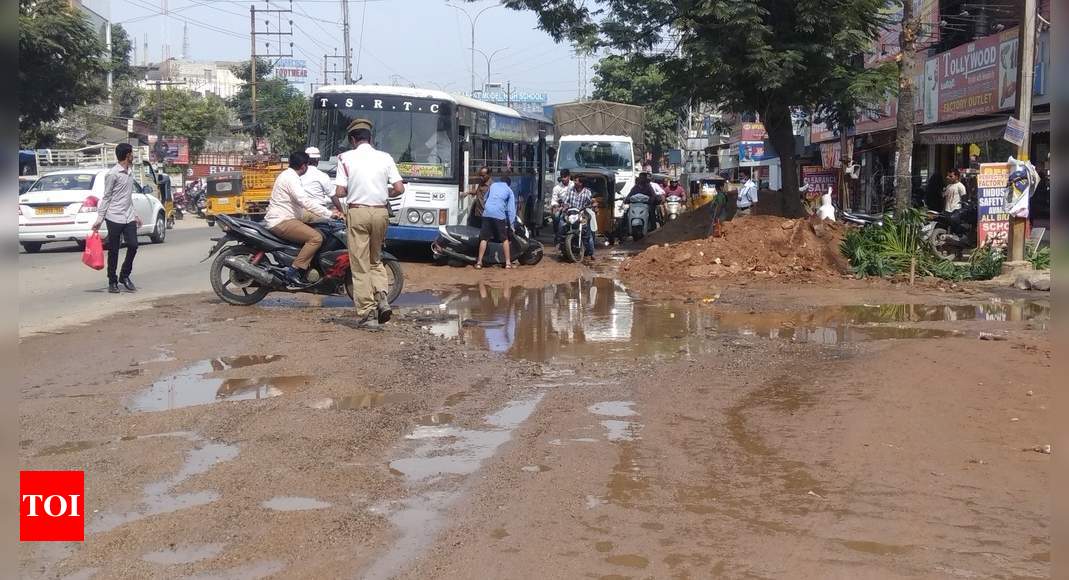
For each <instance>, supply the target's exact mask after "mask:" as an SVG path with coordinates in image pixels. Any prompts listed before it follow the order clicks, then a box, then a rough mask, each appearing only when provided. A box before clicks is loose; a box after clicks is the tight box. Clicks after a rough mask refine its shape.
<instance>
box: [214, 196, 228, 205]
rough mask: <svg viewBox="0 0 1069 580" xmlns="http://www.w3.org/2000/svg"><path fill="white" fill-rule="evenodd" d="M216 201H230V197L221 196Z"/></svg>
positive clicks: (221, 202) (220, 202)
mask: <svg viewBox="0 0 1069 580" xmlns="http://www.w3.org/2000/svg"><path fill="white" fill-rule="evenodd" d="M215 203H219V204H223V203H230V198H229V197H219V198H216V200H215Z"/></svg>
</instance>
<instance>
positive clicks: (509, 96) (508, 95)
mask: <svg viewBox="0 0 1069 580" xmlns="http://www.w3.org/2000/svg"><path fill="white" fill-rule="evenodd" d="M505 103H506V106H507V107H508V108H510V109H511V108H512V81H509V82H508V88H507V89H506V90H505Z"/></svg>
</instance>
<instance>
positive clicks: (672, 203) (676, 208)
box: [665, 195, 683, 221]
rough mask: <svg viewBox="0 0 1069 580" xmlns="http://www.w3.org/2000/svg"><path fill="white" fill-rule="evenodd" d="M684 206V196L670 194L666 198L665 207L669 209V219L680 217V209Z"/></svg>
mask: <svg viewBox="0 0 1069 580" xmlns="http://www.w3.org/2000/svg"><path fill="white" fill-rule="evenodd" d="M682 207H683V198H682V197H680V196H678V195H669V196H668V197H667V198H665V209H667V210H668V219H669V221H671V220H674V219H676V218H678V217H679V212H680V209H682Z"/></svg>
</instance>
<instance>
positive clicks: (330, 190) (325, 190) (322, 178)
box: [301, 147, 334, 221]
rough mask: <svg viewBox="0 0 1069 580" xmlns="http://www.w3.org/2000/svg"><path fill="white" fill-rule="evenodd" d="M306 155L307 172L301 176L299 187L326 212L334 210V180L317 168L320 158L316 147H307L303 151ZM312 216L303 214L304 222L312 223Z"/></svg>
mask: <svg viewBox="0 0 1069 580" xmlns="http://www.w3.org/2000/svg"><path fill="white" fill-rule="evenodd" d="M304 153H305V154H306V155H308V170H307V171H305V172H304V175H302V176H301V185H303V186H304V191H305V193H307V194H308V195H309V196H311V197H312V199H314V200H316V201H317V202H318V203H319V205H321V206H323V207H324V208H326V210H327V211H331V210H332V209H334V180H333V179H331V178H330V176H329V175H327V174H326V173H325V172H324V171H323V170H322V169H320V168H319V160H320V157H321V156H322V155H321V154H320V152H319V148H318V147H309V148H307V149H305V150H304ZM314 217H315V216H314V214H309V213H306V214H305V218H306V219H305V221H314V219H313V218H314Z"/></svg>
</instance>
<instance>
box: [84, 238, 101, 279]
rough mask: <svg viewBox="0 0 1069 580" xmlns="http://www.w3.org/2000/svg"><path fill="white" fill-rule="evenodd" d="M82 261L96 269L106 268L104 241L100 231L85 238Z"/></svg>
mask: <svg viewBox="0 0 1069 580" xmlns="http://www.w3.org/2000/svg"><path fill="white" fill-rule="evenodd" d="M82 263H83V264H85V265H86V266H89V267H90V268H92V269H94V270H103V269H104V242H103V241H102V240H101V239H100V233H99V232H93V233H91V234H89V237H88V238H86V239H85V251H83V252H82Z"/></svg>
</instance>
